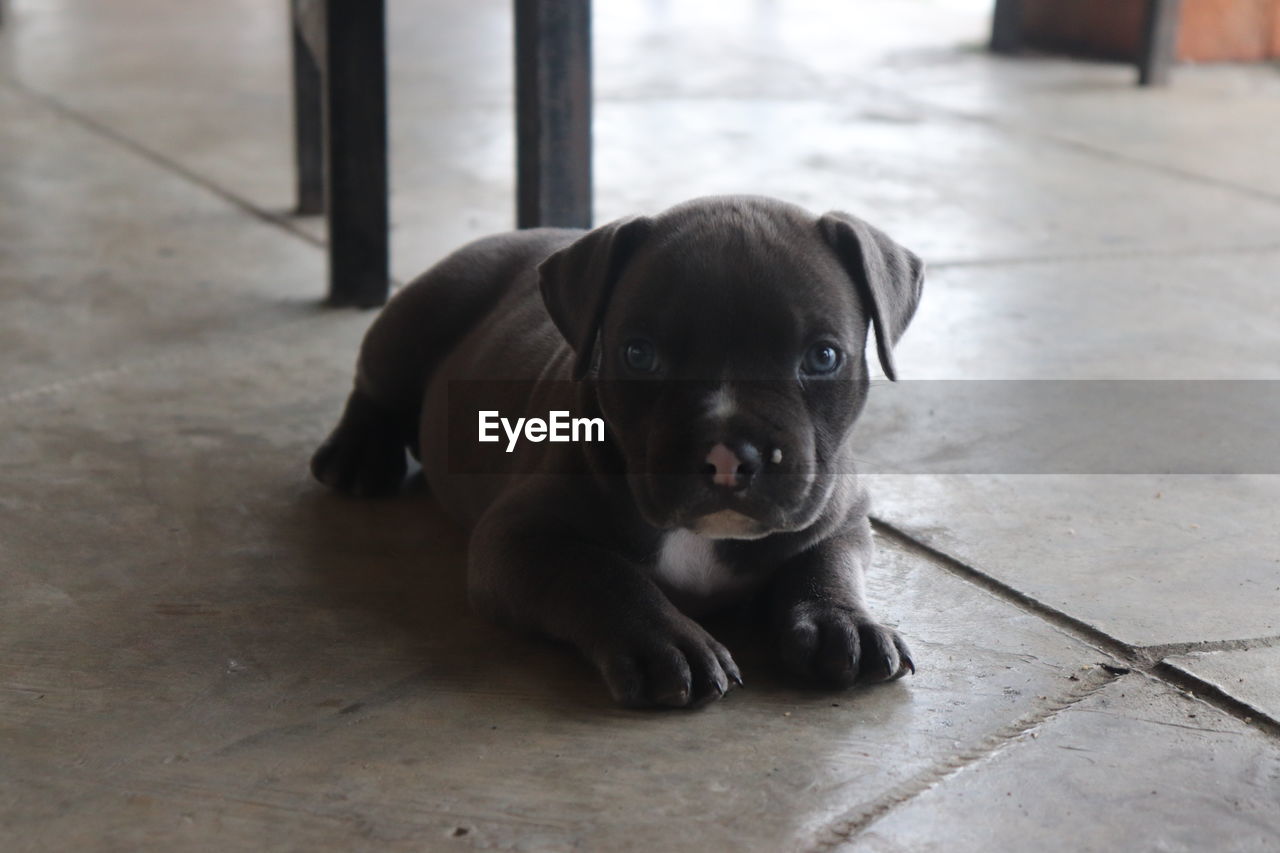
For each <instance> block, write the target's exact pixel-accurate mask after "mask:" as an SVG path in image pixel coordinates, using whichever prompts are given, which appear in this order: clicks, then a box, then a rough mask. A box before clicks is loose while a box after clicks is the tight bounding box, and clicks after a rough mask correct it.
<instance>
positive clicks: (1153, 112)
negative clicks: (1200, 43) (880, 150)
mask: <svg viewBox="0 0 1280 853" xmlns="http://www.w3.org/2000/svg"><path fill="white" fill-rule="evenodd" d="M1136 75H1137V72H1136V70H1135V69H1134V68H1133V67H1132V66H1130V65H1126V64H1124V63H1116V62H1087V61H1073V60H1071V59H1067V58H1061V57H1053V56H1026V57H1019V58H1016V59H1009V58H1005V57H994V56H991V55H989V54H985V53H983V52H980V51H964V50H953V51H949V52H943V51H932V52H924V51H920V52H917V53H916V54H915V55H912V54H904V55H902V56H900V57H899V59H898V61H897V62H893V63H889V64H887V65H884V66H881V67H879V68H876V69H872V70H871V71H870V72H869V77H870V79H871V80H873V81H876V82H879V83H881V84H882V85H884V86H889V87H893V88H894V89H896V90H898V91H902V92H904V93H909V94H910V96H911V98H912V99H915V100H918V101H919V102H920V103H927V104H930V105H933V106H937V107H940V108H943V109H945V110H947V111H948V112H953V113H959V114H963V115H967V116H971V117H974V118H976V119H979V120H984V121H994V122H998V123H1000V124H1002V125H1005V126H1009V127H1014V128H1021V129H1024V130H1027V131H1028V132H1031V133H1035V134H1037V135H1043V136H1045V137H1049V138H1054V139H1059V140H1063V141H1066V142H1068V143H1074V144H1079V145H1084V146H1088V147H1091V148H1095V149H1099V150H1102V151H1107V152H1111V153H1112V154H1114V155H1115V156H1117V157H1121V158H1125V159H1132V160H1140V161H1142V162H1145V163H1148V164H1150V166H1151V167H1152V168H1161V169H1167V170H1171V171H1175V172H1183V173H1186V174H1188V175H1195V176H1199V177H1201V178H1203V179H1205V180H1206V181H1221V182H1224V183H1228V184H1232V185H1235V186H1238V187H1240V188H1242V189H1245V190H1248V191H1250V192H1256V193H1261V194H1268V195H1270V196H1271V197H1273V198H1274V199H1276V200H1280V166H1277V164H1276V158H1275V156H1274V155H1273V148H1274V139H1275V131H1274V128H1273V126H1272V123H1271V122H1270V121H1269V120H1268V119H1267V118H1266V117H1267V116H1269V115H1271V114H1272V110H1273V108H1274V105H1275V101H1276V97H1277V96H1278V95H1280V75H1278V74H1276V71H1275V67H1274V66H1273V65H1267V64H1265V63H1257V64H1248V63H1240V64H1233V63H1222V64H1208V65H1195V64H1193V63H1188V64H1186V65H1183V66H1181V67H1179V68H1177V69H1175V71H1174V77H1173V82H1172V84H1171V85H1170V86H1168V87H1164V88H1155V89H1142V88H1139V87H1137V86H1135V85H1133V83H1134V81H1135V78H1136Z"/></svg>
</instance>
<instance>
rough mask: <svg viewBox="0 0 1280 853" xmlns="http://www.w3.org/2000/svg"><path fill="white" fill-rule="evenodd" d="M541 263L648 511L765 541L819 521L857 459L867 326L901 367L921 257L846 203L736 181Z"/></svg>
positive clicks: (663, 521)
mask: <svg viewBox="0 0 1280 853" xmlns="http://www.w3.org/2000/svg"><path fill="white" fill-rule="evenodd" d="M540 275H541V288H542V295H543V299H544V301H545V303H546V306H547V310H548V312H549V313H550V315H551V318H552V320H553V321H554V322H555V324H556V326H557V327H558V328H559V330H560V331H561V333H562V334H563V335H564V336H565V339H566V340H567V341H568V342H569V344H570V346H572V347H573V350H574V354H575V368H574V373H575V378H578V379H587V380H588V381H591V382H593V383H594V385H595V393H596V395H597V397H598V400H599V404H600V408H601V411H602V412H603V414H604V417H605V421H606V423H607V424H608V427H609V430H610V432H611V434H612V437H613V439H614V441H615V442H616V443H617V446H618V447H619V449H620V450H621V453H622V455H623V456H624V458H625V461H626V466H627V472H628V477H629V480H630V486H631V489H632V492H633V494H634V496H635V500H636V503H637V505H638V506H639V508H640V510H641V512H642V513H643V514H644V516H645V518H646V519H647V520H648V521H649V522H650V523H651V524H654V525H655V526H657V527H660V528H666V529H669V528H676V527H683V528H687V529H689V530H693V531H695V532H697V533H701V534H704V535H707V536H711V537H716V538H738V539H754V538H759V537H762V536H767V535H769V534H770V533H775V532H782V531H791V530H800V529H803V528H805V527H807V526H808V525H810V524H812V523H813V522H814V520H815V519H816V518H817V517H818V516H819V515H820V514H821V512H822V509H823V507H824V506H825V504H826V502H827V499H828V498H829V497H830V495H831V494H832V492H833V489H834V485H835V482H836V478H837V477H838V476H839V475H840V474H841V473H847V472H842V471H841V470H840V468H841V467H842V466H843V465H844V464H845V456H846V455H847V452H848V448H847V447H846V443H847V440H848V436H849V434H850V431H851V428H852V426H853V423H854V420H855V419H856V418H857V416H858V413H859V412H860V411H861V410H862V406H863V403H864V402H865V399H866V392H867V376H868V373H867V364H866V358H865V350H866V344H867V334H868V328H869V327H872V326H874V328H875V336H876V345H877V349H878V352H879V356H880V363H881V365H882V367H883V369H884V372H885V374H886V375H887V376H888V377H889V378H890V379H893V378H895V375H896V373H895V370H894V366H893V357H892V350H893V345H894V344H895V343H896V342H897V340H898V338H899V337H900V336H901V335H902V333H903V331H904V330H905V329H906V326H907V324H908V322H910V320H911V317H912V315H913V314H914V312H915V308H916V304H917V303H918V301H919V299H920V291H921V286H922V282H923V264H922V263H921V261H920V259H919V258H917V257H916V256H915V255H913V254H912V253H911V252H909V251H907V250H906V249H904V248H902V247H901V246H899V245H897V244H896V243H894V242H893V241H892V240H890V239H889V238H888V237H887V236H886V235H885V234H883V233H882V232H880V231H878V230H876V229H875V228H873V227H871V226H870V225H868V224H867V223H865V222H863V221H861V220H859V219H856V218H854V217H852V216H849V215H847V214H843V213H828V214H826V215H825V216H822V217H814V216H812V215H810V214H809V213H807V212H805V211H804V210H802V209H800V208H798V207H795V206H793V205H789V204H785V203H783V202H779V201H775V200H772V199H766V198H758V197H749V196H730V197H716V198H706V199H698V200H695V201H691V202H688V203H686V204H683V205H680V206H678V207H675V208H672V209H671V210H668V211H666V212H665V213H663V214H661V215H659V216H656V217H652V218H647V217H640V218H633V219H624V220H619V221H617V222H613V223H610V224H608V225H605V226H602V227H600V228H597V229H595V230H594V231H591V232H589V233H587V234H586V235H584V236H583V237H582V238H581V239H579V240H578V241H577V242H575V243H574V244H572V245H570V246H569V247H567V248H565V249H563V250H561V251H559V252H557V253H556V254H554V255H552V256H551V257H549V258H548V259H547V260H546V261H544V262H543V264H542V266H541V267H540Z"/></svg>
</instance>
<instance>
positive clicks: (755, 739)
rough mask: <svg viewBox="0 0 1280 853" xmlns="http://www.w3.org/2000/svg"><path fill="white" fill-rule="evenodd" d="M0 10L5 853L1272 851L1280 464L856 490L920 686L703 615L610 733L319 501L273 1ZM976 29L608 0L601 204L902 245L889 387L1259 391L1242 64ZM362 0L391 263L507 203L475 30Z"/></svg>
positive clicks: (345, 341)
mask: <svg viewBox="0 0 1280 853" xmlns="http://www.w3.org/2000/svg"><path fill="white" fill-rule="evenodd" d="M10 5H11V7H12V8H11V9H10V14H9V16H8V18H7V19H6V22H5V24H4V26H3V29H0V364H3V369H2V370H0V403H2V404H3V405H2V406H0V435H2V436H3V439H2V440H0V848H3V849H4V850H6V851H7V850H66V849H106V850H132V849H139V848H150V849H164V850H169V849H218V850H223V849H237V848H254V847H263V848H272V849H308V850H317V849H324V850H328V849H332V850H348V849H381V848H388V849H434V848H437V847H440V848H443V847H459V848H467V847H477V848H484V849H512V850H543V849H545V850H559V849H571V848H573V849H583V850H605V849H637V850H654V849H689V850H707V849H760V850H778V849H832V848H846V847H848V848H850V849H867V850H940V851H956V850H975V851H977V850H982V851H986V850H1006V849H1008V850H1013V849H1042V850H1078V849H1088V850H1120V849H1153V850H1154V849H1160V850H1207V849H1214V850H1274V849H1280V617H1278V616H1277V614H1280V513H1277V512H1276V510H1275V507H1276V506H1277V504H1280V476H1275V475H1268V474H1265V473H1261V472H1260V473H1258V474H1255V475H1252V476H1177V475H1169V474H1164V475H1157V474H1156V473H1154V472H1153V473H1152V474H1151V475H1147V476H1104V475H1096V476H1095V475H1088V476H1086V475H1072V476H1067V475H1056V476H1054V475H1049V474H1043V473H1042V474H1039V475H1035V476H1032V475H1029V474H1005V473H991V474H985V475H941V474H938V475H925V474H920V475H914V474H913V475H883V476H879V477H877V478H876V479H875V483H874V486H873V490H874V493H875V495H876V499H877V508H876V514H877V517H878V518H879V519H880V520H881V522H882V527H881V532H882V535H881V536H880V544H881V548H880V557H879V561H878V564H877V569H876V572H875V573H874V575H873V576H872V577H871V578H870V586H871V594H872V597H873V598H874V600H875V603H876V605H877V606H878V608H879V609H880V611H881V612H882V613H883V614H884V615H885V617H886V618H887V619H888V620H889V621H890V622H892V623H894V624H897V625H898V626H899V627H900V628H901V630H902V631H903V633H904V634H905V635H906V636H907V637H908V638H909V639H910V641H911V643H912V646H913V649H914V650H915V652H916V655H917V660H918V663H919V664H920V672H919V674H918V675H917V676H915V677H914V678H910V679H907V680H905V681H902V682H897V683H895V684H892V685H889V686H886V687H880V688H872V689H856V690H853V691H851V692H846V693H839V694H829V693H821V692H799V691H797V690H796V689H795V688H793V687H791V686H788V685H787V684H784V683H783V682H782V681H780V680H778V679H776V678H775V677H774V676H773V675H771V671H770V669H769V667H768V666H767V664H766V661H765V655H764V652H763V650H761V649H759V648H756V647H755V646H754V645H753V644H752V642H751V641H750V638H746V637H733V636H732V634H733V631H732V630H730V631H729V634H728V635H727V637H728V638H729V639H730V640H731V642H730V643H729V644H730V646H731V647H732V648H734V651H735V654H739V659H740V661H741V662H742V664H743V666H744V670H746V674H747V677H748V680H749V687H748V689H745V690H742V691H738V692H735V693H733V694H731V695H730V696H729V697H727V698H726V699H725V700H724V701H721V702H719V703H716V704H714V705H712V706H711V707H708V708H706V709H705V710H702V711H699V712H695V713H661V714H648V713H637V712H625V711H621V710H617V709H615V708H613V707H612V706H611V705H610V703H609V702H608V700H607V697H606V695H605V693H604V691H603V689H602V687H601V686H600V685H599V684H597V682H596V680H595V678H594V676H593V675H592V674H591V673H590V672H589V670H588V668H587V667H586V666H585V664H582V663H580V662H579V661H577V660H576V659H575V658H573V657H572V656H570V655H568V654H566V653H565V652H564V650H562V649H560V648H557V647H554V646H551V645H549V644H544V643H541V642H537V641H530V640H529V639H527V638H524V637H519V636H515V635H512V634H508V633H505V632H503V631H501V630H499V629H497V628H494V627H491V626H489V625H487V624H486V623H484V622H482V621H480V620H478V619H477V618H475V617H473V616H471V615H469V614H468V613H467V612H466V607H465V595H464V593H463V589H462V578H461V567H462V561H463V551H464V548H465V534H464V533H463V532H462V531H459V530H457V529H455V528H453V527H451V526H450V525H449V524H448V523H447V522H446V521H444V520H443V518H442V517H441V516H440V515H439V514H438V512H437V511H436V510H435V508H434V507H433V506H432V505H431V503H430V501H429V499H427V498H425V497H421V496H406V497H403V498H399V499H395V500H389V501H375V502H363V503H362V502H354V501H347V500H342V499H340V498H337V497H335V496H333V495H332V494H329V493H327V492H326V491H325V490H323V489H322V488H321V487H319V486H318V485H315V484H313V483H312V482H311V481H310V480H309V478H308V476H307V474H306V461H307V458H308V455H309V453H310V450H311V449H312V447H313V446H314V444H315V443H316V442H317V441H318V440H319V439H320V438H321V437H322V436H323V434H324V433H325V431H326V430H327V428H328V427H329V426H330V424H331V421H332V419H333V417H334V416H335V414H336V411H337V408H338V406H339V405H340V403H341V400H342V397H343V396H344V391H345V389H346V387H347V385H348V383H349V381H350V368H351V364H352V361H353V358H354V352H355V347H356V345H357V343H358V341H359V338H360V335H361V333H362V332H363V329H364V328H365V326H366V325H367V324H368V322H369V320H370V316H369V315H368V314H362V313H355V312H347V311H338V312H329V311H325V310H323V309H321V308H319V307H318V297H319V295H320V291H321V287H322V282H323V278H324V257H323V252H322V248H321V247H320V246H318V240H319V238H320V236H321V235H322V233H323V229H321V228H320V227H319V223H318V222H316V221H294V220H288V219H284V220H283V221H282V220H281V219H280V214H281V212H283V211H285V210H286V209H287V208H288V206H289V203H290V187H291V176H290V168H291V164H290V160H289V156H290V147H289V124H288V122H289V108H288V89H287V79H286V71H287V58H288V57H287V52H286V44H287V42H286V38H285V30H284V10H283V6H284V4H283V3H260V2H254V1H253V0H227V2H223V3H218V4H203V5H199V6H193V5H191V4H178V3H166V2H162V0H113V2H112V3H110V4H106V3H98V2H92V0H11V2H10ZM974 5H975V4H973V3H972V2H968V0H917V2H912V3H905V2H901V0H867V2H860V3H858V4H833V3H825V2H819V0H797V2H788V3H785V4H784V3H772V2H747V0H741V2H731V0H724V2H719V3H707V4H701V3H698V4H694V3H688V4H676V3H667V2H659V1H658V0H617V2H613V1H612V0H611V2H609V3H598V4H596V6H597V8H596V15H597V21H596V39H597V44H596V54H597V56H596V60H597V72H598V79H597V92H598V96H599V102H598V113H597V145H598V150H597V184H598V197H597V210H598V218H599V219H601V220H604V219H608V218H611V217H613V216H617V215H621V214H623V213H628V212H634V211H653V210H657V209H660V208H662V207H664V206H666V205H667V204H670V203H672V202H675V201H678V200H682V199H683V198H687V197H690V196H693V195H698V194H703V193H709V192H719V191H749V192H760V193H766V194H773V195H778V196H782V197H785V198H789V199H792V200H794V201H797V202H800V203H802V204H804V205H806V206H808V207H810V208H813V209H817V210H822V209H827V208H843V209H848V210H851V211H854V212H857V213H860V214H862V215H865V216H866V217H868V218H870V219H872V220H873V221H875V222H877V223H879V224H881V225H883V226H884V227H885V228H886V229H887V230H888V231H890V232H891V233H892V234H894V235H895V236H896V237H898V238H899V239H900V240H901V241H902V242H904V243H906V244H907V245H909V246H911V247H913V248H915V249H917V250H918V251H919V252H920V253H921V254H923V255H924V256H925V257H926V258H927V259H928V260H929V261H930V264H931V268H932V273H931V276H930V279H929V283H928V285H927V288H926V296H925V300H924V303H923V306H922V309H921V312H920V315H919V318H918V320H917V322H916V323H915V325H914V326H913V327H912V329H911V330H910V331H909V333H908V335H907V337H906V339H905V340H904V342H903V344H902V347H901V349H900V352H899V355H898V362H899V369H900V372H902V373H903V374H904V375H906V376H909V377H912V378H917V379H919V378H931V379H966V378H984V379H1050V378H1051V379H1125V378H1128V379H1138V378H1141V379H1225V378H1242V379H1245V378H1247V379H1260V380H1275V379H1277V378H1280V332H1278V331H1277V329H1280V323H1277V322H1276V318H1277V317H1280V159H1277V158H1276V157H1275V156H1274V152H1273V151H1272V149H1273V148H1274V145H1273V142H1274V139H1275V138H1276V136H1277V134H1278V133H1280V108H1278V107H1280V75H1278V74H1277V73H1276V69H1274V68H1270V67H1234V68H1233V67H1218V68H1214V67H1205V68H1183V69H1180V70H1179V72H1178V73H1177V75H1176V77H1175V84H1174V86H1173V87H1172V88H1170V89H1168V90H1165V91H1155V92H1151V91H1139V90H1137V89H1135V88H1134V87H1132V86H1131V82H1132V71H1131V69H1127V68H1124V67H1121V66H1112V65H1094V64H1086V63H1072V62H1067V61H1062V60H1055V59H1047V58H1032V59H1025V60H1018V61H1013V60H1006V59H994V58H991V57H988V56H986V55H984V54H983V53H982V52H980V51H978V50H976V49H975V46H976V45H977V44H978V43H979V42H980V40H981V37H982V32H983V29H984V26H985V21H984V20H983V16H982V14H981V7H982V4H980V3H979V4H976V5H977V6H978V7H979V8H978V11H977V12H976V13H975V11H974V9H973V6H974ZM391 6H392V8H391V10H390V15H391V18H392V26H391V27H390V31H391V33H392V44H391V66H392V104H393V158H394V159H393V173H394V175H393V182H394V199H393V211H394V219H395V222H396V232H395V240H394V244H395V258H394V267H395V269H396V271H397V274H398V275H399V276H400V277H401V278H407V277H409V276H411V275H413V274H415V273H416V272H418V271H419V270H420V269H422V268H423V267H425V266H426V265H427V264H429V263H430V262H431V261H433V260H434V259H436V258H437V257H439V256H440V255H441V254H442V253H443V252H445V251H447V250H448V249H450V248H452V247H454V246H456V245H457V244H459V243H460V242H462V241H464V240H466V239H468V238H470V237H472V236H477V235H480V234H483V233H487V232H490V231H495V230H502V229H505V228H508V227H510V223H511V220H512V215H513V214H512V209H513V202H512V193H511V190H512V186H511V161H512V159H513V156H512V151H511V148H512V134H511V115H510V112H511V103H510V92H509V79H510V51H509V42H510V22H509V4H508V3H506V2H499V0H466V2H462V0H431V2H422V3H393V4H391ZM878 393H880V394H882V395H889V394H891V393H892V390H891V389H888V388H879V389H878ZM885 399H891V398H890V397H888V396H885ZM876 412H877V410H876V409H875V408H874V407H873V409H872V410H871V412H870V415H871V418H872V420H871V421H869V423H868V426H867V429H868V435H869V436H870V437H871V438H874V436H875V434H876V432H877V430H879V431H880V432H881V433H882V434H883V433H884V431H885V430H887V429H888V428H889V427H890V426H892V423H890V422H887V421H880V422H877V421H876V420H875V418H876V417H879V416H878V415H877V414H876ZM934 415H937V413H934ZM928 423H929V424H933V423H935V421H929V422H928ZM936 423H938V424H939V426H937V427H936V428H937V429H945V413H944V414H943V416H941V417H940V419H939V420H938V421H936ZM915 428H916V429H919V428H922V427H920V425H919V423H917V424H916V426H915ZM930 428H933V427H930Z"/></svg>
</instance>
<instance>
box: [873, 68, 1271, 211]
mask: <svg viewBox="0 0 1280 853" xmlns="http://www.w3.org/2000/svg"><path fill="white" fill-rule="evenodd" d="M862 88H864V89H865V90H867V91H870V92H874V93H876V94H879V95H882V96H885V97H890V98H896V99H897V100H900V101H901V102H903V103H905V104H908V105H910V106H912V107H915V108H916V109H919V110H921V111H922V112H924V113H933V114H934V115H937V116H947V117H950V118H954V119H959V120H960V121H966V122H970V123H972V124H980V125H984V126H987V127H991V128H995V129H997V130H1002V131H1005V132H1008V133H1012V134H1016V135H1019V136H1024V137H1030V138H1031V139H1036V140H1039V141H1041V142H1046V143H1048V144H1050V145H1055V146H1057V147H1059V148H1065V149H1067V150H1070V151H1075V152H1077V153H1081V154H1087V155H1089V156H1092V157H1095V158H1097V159H1099V160H1106V161H1108V162H1112V163H1122V164H1124V165H1127V166H1134V167H1137V168H1139V169H1142V170H1144V171H1147V172H1152V173H1155V174H1160V175H1165V176H1166V177H1173V178H1179V179H1181V180H1184V181H1188V182H1191V183H1196V184H1201V185H1203V186H1211V187H1216V188H1218V189H1224V190H1229V191H1232V192H1236V193H1239V194H1241V195H1246V196H1250V197H1252V198H1256V199H1259V200H1262V201H1267V202H1271V203H1272V204H1278V203H1280V194H1277V193H1275V192H1271V191H1268V190H1262V189H1258V188H1256V187H1250V186H1246V185H1244V184H1239V183H1236V182H1234V181H1228V180H1224V179H1222V178H1216V177H1214V176H1212V175H1205V174H1202V173H1200V172H1195V171H1192V170H1190V169H1184V168H1181V167H1179V166H1174V165H1170V164H1168V163H1162V162H1160V161H1158V160H1145V159H1143V158H1141V157H1139V156H1136V155H1133V154H1126V153H1124V152H1123V151H1117V150H1114V149H1111V148H1106V147H1103V146H1101V145H1097V144H1094V143H1091V142H1086V141H1084V140H1080V139H1073V138H1071V137H1068V136H1058V135H1056V134H1053V133H1049V132H1046V131H1043V130H1038V129H1037V128H1034V127H1031V126H1028V125H1025V124H1019V123H1018V122H1015V121H1010V120H1008V119H1005V118H1002V117H1001V116H999V115H992V114H986V113H979V112H973V111H971V110H964V109H958V108H955V107H948V106H946V105H945V104H939V103H936V102H934V101H930V100H925V99H922V98H919V97H917V96H915V95H911V94H908V93H906V92H903V91H901V90H899V89H894V88H890V87H887V86H885V85H884V84H877V83H863V84H862Z"/></svg>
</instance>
